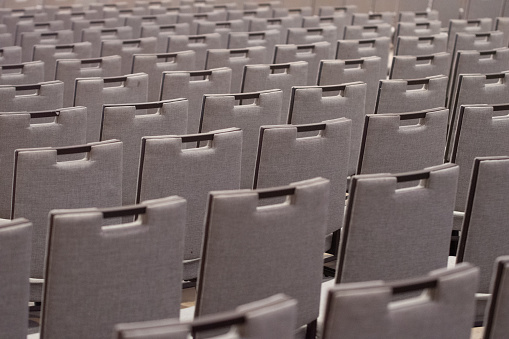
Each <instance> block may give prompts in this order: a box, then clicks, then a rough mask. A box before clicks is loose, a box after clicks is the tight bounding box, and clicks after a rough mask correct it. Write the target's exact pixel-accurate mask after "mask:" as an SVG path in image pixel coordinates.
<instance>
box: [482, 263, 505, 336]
mask: <svg viewBox="0 0 509 339" xmlns="http://www.w3.org/2000/svg"><path fill="white" fill-rule="evenodd" d="M508 260H509V257H508V256H507V255H506V256H501V257H498V258H497V260H496V261H495V266H494V268H493V272H494V274H493V278H492V280H491V285H490V292H491V294H492V297H491V298H490V302H489V303H488V306H487V308H486V317H485V318H484V326H485V327H484V338H485V339H498V338H504V336H505V335H506V334H507V331H509V329H508V328H507V326H508V323H507V321H506V320H507V317H508V316H509V297H508V295H507V293H508V291H509V286H508V285H507V284H508V282H509V280H508V277H507V275H508V272H509V271H508V269H509V268H508V263H509V261H508Z"/></svg>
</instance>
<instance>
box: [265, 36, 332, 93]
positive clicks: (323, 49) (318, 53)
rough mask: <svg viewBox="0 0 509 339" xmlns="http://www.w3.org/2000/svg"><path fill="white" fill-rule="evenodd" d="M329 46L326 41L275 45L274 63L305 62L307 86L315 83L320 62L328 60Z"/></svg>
mask: <svg viewBox="0 0 509 339" xmlns="http://www.w3.org/2000/svg"><path fill="white" fill-rule="evenodd" d="M330 49H331V44H330V43H329V42H326V41H321V42H315V43H312V44H307V45H276V46H275V49H274V61H273V62H274V63H275V64H282V63H286V62H294V61H306V62H307V63H308V81H307V85H309V86H313V85H315V84H316V83H317V76H318V70H319V67H320V60H325V59H328V58H329V54H330V52H329V51H330Z"/></svg>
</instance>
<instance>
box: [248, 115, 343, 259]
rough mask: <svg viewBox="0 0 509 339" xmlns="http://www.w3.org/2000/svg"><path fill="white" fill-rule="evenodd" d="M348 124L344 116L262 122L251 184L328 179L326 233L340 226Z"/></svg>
mask: <svg viewBox="0 0 509 339" xmlns="http://www.w3.org/2000/svg"><path fill="white" fill-rule="evenodd" d="M351 127H352V121H351V120H349V119H346V118H339V119H335V120H327V121H323V122H320V123H314V124H306V125H273V126H262V127H261V128H260V138H259V142H258V154H257V157H256V166H255V174H254V180H253V188H255V189H256V188H270V187H278V186H284V185H288V184H290V183H292V182H296V181H300V180H307V179H310V178H315V177H322V178H325V179H328V180H329V181H330V198H329V209H328V210H329V217H328V223H327V231H326V233H327V234H331V233H333V232H335V231H337V230H339V229H340V228H341V226H342V225H343V212H344V207H345V192H346V191H347V187H346V186H347V185H346V184H347V181H346V178H347V176H348V160H349V158H350V133H351ZM306 132H311V133H312V134H313V135H312V136H309V134H308V133H306ZM336 250H337V249H336Z"/></svg>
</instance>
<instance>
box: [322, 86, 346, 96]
mask: <svg viewBox="0 0 509 339" xmlns="http://www.w3.org/2000/svg"><path fill="white" fill-rule="evenodd" d="M320 87H321V88H322V98H324V97H338V96H339V97H344V96H345V90H346V85H327V86H320Z"/></svg>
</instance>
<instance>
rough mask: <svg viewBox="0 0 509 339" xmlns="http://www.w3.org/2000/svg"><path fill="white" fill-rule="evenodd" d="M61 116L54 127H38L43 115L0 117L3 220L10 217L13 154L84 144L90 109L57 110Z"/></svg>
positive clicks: (0, 201)
mask: <svg viewBox="0 0 509 339" xmlns="http://www.w3.org/2000/svg"><path fill="white" fill-rule="evenodd" d="M55 112H58V116H56V117H55V118H54V121H53V122H51V123H48V122H46V123H42V124H41V123H38V120H40V119H39V118H38V117H40V116H41V115H43V116H44V114H37V113H34V114H33V117H31V114H30V113H19V114H15V113H3V114H0V144H2V147H0V170H1V171H2V173H3V174H4V175H3V176H2V177H0V190H1V191H2V192H4V194H2V195H1V196H0V218H4V219H8V218H9V217H10V214H11V193H12V176H13V169H14V151H15V150H16V149H20V148H32V147H46V146H55V147H56V146H70V145H76V144H84V143H85V133H86V130H85V126H86V117H87V109H86V108H85V107H71V108H63V109H59V110H56V111H55Z"/></svg>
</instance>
